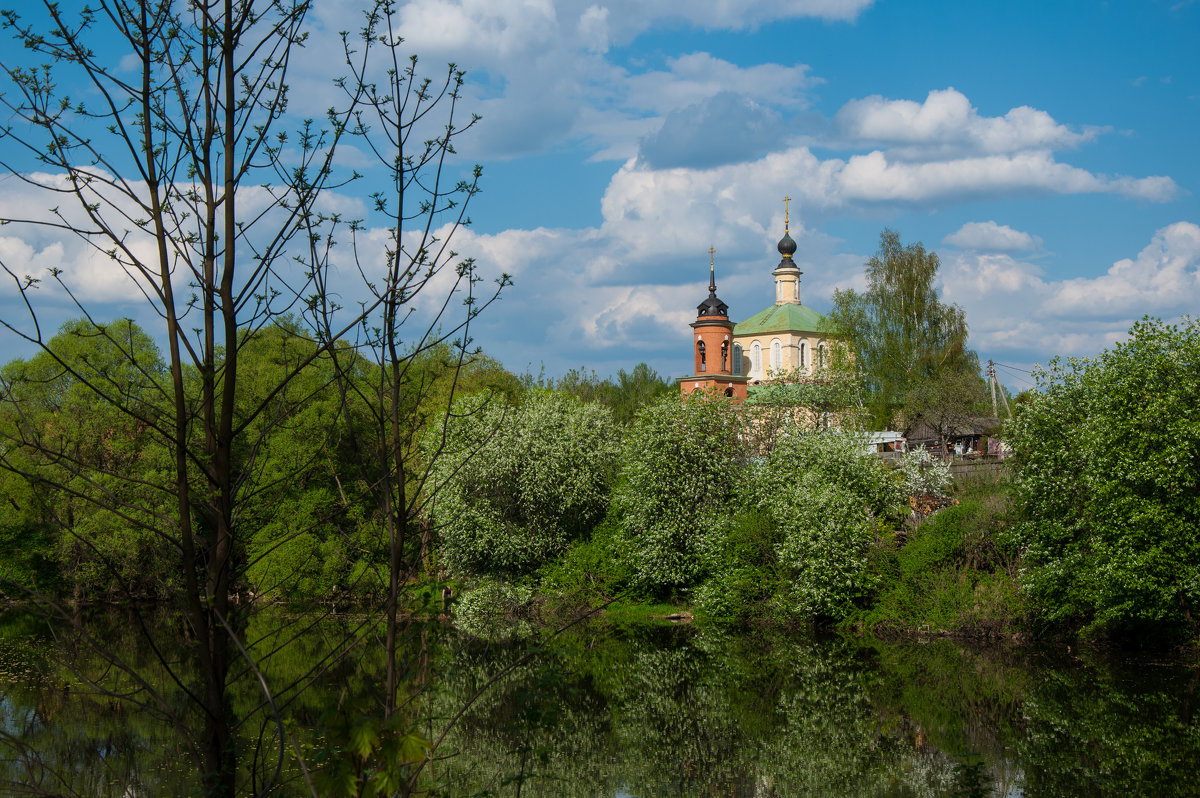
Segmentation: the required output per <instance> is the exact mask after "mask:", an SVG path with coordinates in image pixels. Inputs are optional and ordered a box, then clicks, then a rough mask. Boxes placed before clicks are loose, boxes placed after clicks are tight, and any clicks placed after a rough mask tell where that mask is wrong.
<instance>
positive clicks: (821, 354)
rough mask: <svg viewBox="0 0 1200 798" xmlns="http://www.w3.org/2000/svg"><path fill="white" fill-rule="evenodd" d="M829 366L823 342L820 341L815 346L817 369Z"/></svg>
mask: <svg viewBox="0 0 1200 798" xmlns="http://www.w3.org/2000/svg"><path fill="white" fill-rule="evenodd" d="M828 365H829V358H828V357H826V351H825V342H824V341H822V342H821V343H820V344H819V345H818V346H817V368H822V369H823V368H825V367H826V366H828Z"/></svg>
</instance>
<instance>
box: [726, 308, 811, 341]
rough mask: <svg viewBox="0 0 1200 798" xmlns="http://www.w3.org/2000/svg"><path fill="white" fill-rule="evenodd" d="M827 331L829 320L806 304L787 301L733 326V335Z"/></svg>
mask: <svg viewBox="0 0 1200 798" xmlns="http://www.w3.org/2000/svg"><path fill="white" fill-rule="evenodd" d="M791 331H798V332H816V333H828V332H829V331H830V324H829V320H828V319H826V318H825V317H824V316H822V315H821V314H820V313H817V312H816V311H815V310H813V309H812V308H810V307H807V306H806V305H801V304H798V303H791V302H789V303H787V304H785V305H772V306H771V307H769V308H766V309H765V310H760V311H759V312H758V313H755V314H754V315H753V316H751V317H750V318H748V319H746V320H745V321H743V322H739V323H738V324H737V325H735V326H734V328H733V334H734V335H760V334H763V333H774V332H791Z"/></svg>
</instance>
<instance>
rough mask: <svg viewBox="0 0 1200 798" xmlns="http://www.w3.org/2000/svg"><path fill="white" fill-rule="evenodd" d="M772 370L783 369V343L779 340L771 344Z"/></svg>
mask: <svg viewBox="0 0 1200 798" xmlns="http://www.w3.org/2000/svg"><path fill="white" fill-rule="evenodd" d="M771 369H772V370H774V371H780V370H782V369H783V343H782V342H780V340H779V339H778V338H776V339H775V340H774V341H772V342H771Z"/></svg>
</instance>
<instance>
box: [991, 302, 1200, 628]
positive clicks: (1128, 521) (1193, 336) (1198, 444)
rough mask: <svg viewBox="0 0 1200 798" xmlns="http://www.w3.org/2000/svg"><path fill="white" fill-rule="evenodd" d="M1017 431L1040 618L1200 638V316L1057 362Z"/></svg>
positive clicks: (1022, 409) (1152, 325)
mask: <svg viewBox="0 0 1200 798" xmlns="http://www.w3.org/2000/svg"><path fill="white" fill-rule="evenodd" d="M1038 383H1039V386H1040V390H1039V391H1037V392H1031V393H1029V394H1027V395H1026V400H1025V401H1023V402H1018V403H1017V414H1016V418H1015V419H1014V421H1013V424H1012V426H1011V428H1010V440H1011V442H1012V446H1013V450H1014V454H1015V456H1014V458H1013V467H1014V469H1015V476H1016V500H1017V504H1018V506H1019V508H1020V510H1021V511H1022V513H1023V514H1024V517H1025V520H1024V521H1023V522H1022V523H1021V524H1020V525H1019V527H1018V540H1019V542H1020V543H1021V544H1022V545H1023V546H1024V550H1025V551H1024V556H1025V581H1026V587H1027V588H1028V589H1029V590H1030V592H1031V593H1032V595H1033V597H1034V598H1035V600H1036V601H1037V602H1038V604H1039V605H1040V607H1041V610H1042V612H1043V613H1044V615H1045V618H1046V620H1048V621H1050V622H1052V623H1053V622H1061V623H1068V624H1072V625H1075V624H1080V623H1082V624H1083V625H1085V628H1086V629H1087V630H1088V631H1094V632H1098V633H1116V634H1120V633H1132V632H1145V631H1147V630H1154V631H1159V632H1168V633H1175V632H1179V631H1181V630H1185V629H1186V630H1189V633H1190V634H1191V635H1193V636H1194V635H1195V634H1196V633H1197V631H1200V618H1198V617H1197V611H1198V609H1200V536H1197V534H1196V530H1197V529H1200V403H1197V401H1196V397H1198V396H1200V320H1197V319H1187V320H1185V321H1184V323H1183V324H1182V325H1180V326H1172V325H1168V324H1164V323H1163V322H1161V321H1157V320H1143V321H1141V322H1138V323H1137V324H1135V325H1134V326H1133V329H1132V330H1131V331H1130V337H1129V340H1128V341H1126V342H1124V343H1119V344H1117V345H1116V346H1114V347H1113V348H1112V349H1110V350H1107V351H1105V352H1102V353H1101V354H1100V355H1099V357H1097V358H1095V359H1087V358H1085V359H1078V360H1077V359H1072V360H1069V361H1067V362H1065V363H1064V362H1061V361H1059V360H1057V359H1056V360H1054V361H1052V362H1051V363H1050V366H1049V368H1048V369H1046V370H1045V371H1042V372H1039V373H1038Z"/></svg>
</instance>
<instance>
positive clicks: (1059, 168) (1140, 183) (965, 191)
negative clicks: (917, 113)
mask: <svg viewBox="0 0 1200 798" xmlns="http://www.w3.org/2000/svg"><path fill="white" fill-rule="evenodd" d="M838 179H839V180H838V182H839V184H840V186H841V189H842V195H843V197H844V198H845V199H847V200H861V201H866V202H925V201H929V200H933V199H939V198H941V199H945V198H951V197H982V196H987V195H990V196H997V195H1011V194H1029V193H1040V194H1100V193H1112V194H1119V195H1121V196H1124V197H1129V198H1131V199H1141V200H1150V201H1153V202H1165V201H1167V200H1169V199H1171V198H1172V197H1174V196H1175V193H1176V190H1177V187H1176V185H1175V181H1173V180H1172V179H1171V178H1169V177H1161V176H1154V177H1143V178H1132V177H1124V176H1121V177H1107V176H1105V175H1097V174H1093V173H1091V172H1089V171H1087V170H1086V169H1080V168H1078V167H1074V166H1070V165H1069V164H1065V163H1062V162H1059V161H1056V160H1055V159H1054V157H1053V156H1052V155H1051V154H1050V153H1048V152H1045V151H1032V152H1020V153H1015V154H1011V155H989V156H983V157H969V158H957V159H952V160H945V161H930V162H926V163H912V162H908V161H895V160H891V159H889V158H888V156H887V155H886V154H884V153H883V152H880V151H879V150H876V151H874V152H871V153H868V154H866V155H855V156H852V157H851V158H850V159H849V160H848V161H846V163H845V165H844V166H842V167H841V168H840V169H839V170H838Z"/></svg>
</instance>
